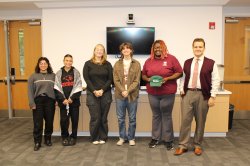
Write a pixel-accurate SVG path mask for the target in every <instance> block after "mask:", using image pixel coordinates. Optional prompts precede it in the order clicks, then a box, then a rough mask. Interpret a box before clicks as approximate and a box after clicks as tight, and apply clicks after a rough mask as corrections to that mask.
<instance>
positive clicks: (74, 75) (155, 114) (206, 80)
mask: <svg viewBox="0 0 250 166" xmlns="http://www.w3.org/2000/svg"><path fill="white" fill-rule="evenodd" d="M192 48H193V53H194V57H193V58H190V59H188V60H186V61H185V63H184V67H183V68H182V67H181V65H180V63H179V61H178V60H177V58H176V57H175V56H173V55H171V54H170V53H169V52H168V49H167V46H166V44H165V43H164V41H162V40H156V41H155V42H154V43H153V45H152V48H151V54H150V57H149V58H148V59H147V60H146V61H145V63H144V65H143V68H142V72H141V65H140V63H139V62H138V61H137V60H136V59H134V58H133V52H134V50H133V46H132V44H131V43H128V42H125V43H122V44H121V45H120V47H119V50H120V55H121V57H120V59H119V60H118V61H117V62H116V63H115V64H114V66H113V67H112V65H111V63H110V62H109V61H108V60H107V54H106V51H105V48H104V46H103V45H101V44H98V45H96V46H95V48H94V51H93V56H92V58H91V59H90V60H89V61H87V62H86V63H85V65H84V67H83V78H84V80H85V82H86V84H87V89H86V96H87V98H86V105H87V106H88V108H89V113H90V123H89V131H90V136H91V137H90V138H91V142H92V143H93V144H95V145H97V144H105V143H106V141H107V139H108V119H107V117H108V113H109V110H110V105H111V102H112V93H111V85H112V84H114V86H115V91H114V95H115V101H116V115H117V119H118V125H119V140H118V142H117V143H116V144H117V145H118V146H121V145H123V144H124V143H125V142H128V143H129V145H130V146H135V144H136V142H135V132H136V113H137V104H138V97H139V89H140V79H141V77H142V79H143V80H144V81H146V83H147V84H146V87H147V92H148V99H149V104H150V107H151V110H152V140H151V141H150V143H149V147H150V148H154V147H156V146H157V145H159V144H160V143H163V144H164V145H165V146H166V148H167V150H171V149H173V148H174V132H173V121H172V110H173V105H174V101H175V94H176V92H177V79H179V78H180V94H181V96H182V102H181V105H182V107H181V115H182V120H181V129H180V137H179V145H178V148H176V150H175V152H174V154H175V155H181V154H183V153H185V152H187V151H188V145H189V142H190V141H189V140H190V133H191V123H192V120H193V117H195V121H196V130H195V134H194V139H193V147H194V153H195V154H196V155H201V154H202V147H201V144H202V140H203V135H204V128H205V122H206V116H207V112H208V109H209V107H211V106H213V105H214V104H215V98H216V93H217V89H218V87H219V75H218V69H217V66H216V64H215V62H214V61H213V60H212V59H209V58H207V57H205V55H204V51H205V41H204V40H203V39H202V38H196V39H194V41H193V43H192ZM63 62H64V66H63V67H62V68H61V69H60V70H59V71H58V72H57V73H56V74H54V73H53V70H52V68H51V65H50V62H49V60H48V59H47V58H46V57H41V58H40V59H39V60H38V63H37V66H36V68H35V73H34V74H32V75H31V76H30V78H29V81H28V85H29V88H28V89H29V93H28V94H29V103H30V108H31V109H32V110H33V121H34V130H33V136H34V143H35V146H34V150H35V151H37V150H39V149H40V147H41V141H42V134H43V119H44V120H45V130H44V143H45V145H47V146H51V145H52V142H51V135H52V132H53V119H54V113H55V105H56V104H57V105H58V106H59V108H60V125H61V137H62V145H63V146H72V145H75V144H76V140H77V126H78V119H79V106H80V96H81V91H82V81H81V77H80V72H79V71H78V70H77V69H75V68H74V67H73V66H72V64H73V57H72V56H71V55H69V54H67V55H65V56H64V60H63ZM141 74H142V75H141ZM126 113H127V114H128V120H129V122H128V129H126V121H125V119H126ZM69 118H70V119H71V122H72V133H71V134H69V132H68V128H69ZM145 123H146V122H145Z"/></svg>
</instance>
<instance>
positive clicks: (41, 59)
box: [35, 57, 53, 74]
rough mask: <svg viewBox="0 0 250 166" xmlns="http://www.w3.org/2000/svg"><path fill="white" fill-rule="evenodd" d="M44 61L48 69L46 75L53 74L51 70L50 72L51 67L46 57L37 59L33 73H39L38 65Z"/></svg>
mask: <svg viewBox="0 0 250 166" xmlns="http://www.w3.org/2000/svg"><path fill="white" fill-rule="evenodd" d="M43 60H44V61H45V62H46V63H47V64H48V69H47V73H49V74H50V73H53V70H52V67H51V65H50V63H49V60H48V58H46V57H40V58H39V59H38V61H37V64H36V67H35V72H36V73H40V68H39V63H40V62H41V61H43Z"/></svg>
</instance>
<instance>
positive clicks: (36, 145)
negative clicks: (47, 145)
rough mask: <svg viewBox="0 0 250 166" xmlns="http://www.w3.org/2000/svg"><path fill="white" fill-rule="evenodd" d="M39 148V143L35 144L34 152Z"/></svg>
mask: <svg viewBox="0 0 250 166" xmlns="http://www.w3.org/2000/svg"><path fill="white" fill-rule="evenodd" d="M40 147H41V144H40V143H35V146H34V151H38V150H39V149H40Z"/></svg>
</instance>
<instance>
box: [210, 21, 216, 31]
mask: <svg viewBox="0 0 250 166" xmlns="http://www.w3.org/2000/svg"><path fill="white" fill-rule="evenodd" d="M209 29H211V30H214V29H215V22H209Z"/></svg>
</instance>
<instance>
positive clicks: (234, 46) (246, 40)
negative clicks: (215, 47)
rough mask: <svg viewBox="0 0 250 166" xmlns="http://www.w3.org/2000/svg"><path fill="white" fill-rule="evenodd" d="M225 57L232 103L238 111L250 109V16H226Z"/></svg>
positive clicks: (227, 82)
mask: <svg viewBox="0 0 250 166" xmlns="http://www.w3.org/2000/svg"><path fill="white" fill-rule="evenodd" d="M228 20H229V21H228ZM224 58H225V61H224V65H225V74H224V80H225V85H224V88H225V89H227V90H229V91H231V92H232V95H231V97H230V103H232V104H234V105H235V110H236V111H238V110H244V111H245V110H249V111H250V102H249V98H250V18H247V17H245V18H234V19H232V18H226V23H225V55H224Z"/></svg>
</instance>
